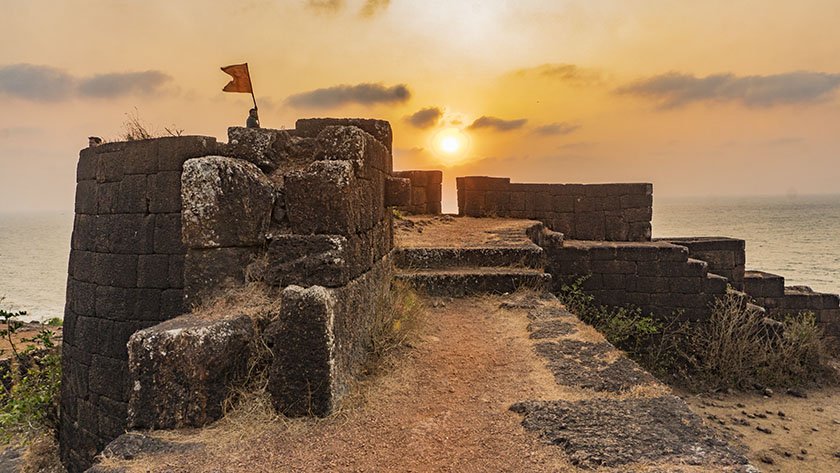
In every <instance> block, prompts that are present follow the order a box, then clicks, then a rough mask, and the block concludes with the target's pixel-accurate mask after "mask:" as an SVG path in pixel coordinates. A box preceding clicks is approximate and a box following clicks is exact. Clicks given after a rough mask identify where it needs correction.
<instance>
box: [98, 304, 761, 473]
mask: <svg viewBox="0 0 840 473" xmlns="http://www.w3.org/2000/svg"><path fill="white" fill-rule="evenodd" d="M428 302H429V303H428V304H427V309H426V311H425V315H424V317H425V318H424V321H423V323H422V326H421V327H420V328H419V329H418V330H417V332H418V334H417V337H416V338H417V340H416V341H414V342H413V343H412V346H411V347H410V348H409V349H407V350H406V351H405V352H404V353H403V354H401V355H400V356H399V357H398V359H396V360H395V363H394V364H393V366H395V367H396V368H393V369H392V370H390V372H386V373H384V374H381V375H379V376H377V377H375V379H374V380H372V381H370V382H367V383H362V384H360V385H358V386H357V387H356V388H355V390H354V392H355V393H356V394H355V395H353V396H351V397H350V400H349V401H348V402H347V406H345V407H344V408H343V409H342V410H341V411H340V412H339V413H338V414H336V415H333V416H331V417H330V418H328V419H323V420H303V419H298V420H281V421H277V420H272V421H269V420H268V419H265V418H263V419H262V421H261V422H256V421H257V420H259V418H251V419H249V418H247V417H246V418H244V419H242V418H239V419H238V418H237V416H236V415H233V416H231V417H229V418H226V419H223V420H222V421H220V422H218V423H216V424H215V425H213V426H210V427H208V428H204V429H195V430H191V431H177V432H155V433H152V434H151V435H150V436H148V437H145V438H144V437H143V436H142V435H136V436H135V435H134V434H132V435H130V436H123V437H122V438H121V442H122V443H123V444H124V445H129V446H130V444H131V443H133V442H137V443H138V444H142V445H141V447H140V448H135V449H134V453H132V454H131V455H130V457H132V458H133V460H132V461H128V462H126V461H122V460H117V459H115V458H114V457H113V456H111V457H110V458H108V459H106V460H105V461H104V462H103V463H102V466H106V467H125V468H126V469H125V470H118V469H100V470H97V471H100V472H115V471H137V472H141V471H142V472H146V471H152V472H158V471H159V472H163V471H166V472H170V473H175V472H187V471H190V472H211V471H212V472H229V471H230V472H233V471H257V472H261V471H266V472H268V471H271V472H276V471H284V472H285V471H296V472H297V471H301V472H334V471H339V472H380V471H381V472H569V471H598V472H608V471H609V472H612V473H617V472H622V473H625V472H666V471H667V472H669V473H675V472H681V473H689V472H706V471H738V472H754V471H755V469H753V468H752V467H750V466H749V465H747V464H746V458H744V457H743V456H742V455H740V453H738V452H737V450H735V449H732V448H731V446H730V445H728V444H727V443H726V442H725V441H723V440H721V437H720V436H719V435H718V434H715V432H714V430H713V429H710V428H709V427H707V426H705V425H704V424H703V422H702V421H701V419H700V418H699V417H697V416H696V415H695V414H693V413H692V412H691V411H690V410H689V409H688V406H687V405H686V404H685V403H684V402H683V401H682V400H680V399H679V398H677V397H676V396H673V395H672V394H671V391H670V389H668V388H667V387H666V386H664V385H662V384H661V383H659V382H657V381H656V380H655V379H653V378H652V377H651V376H650V375H649V374H647V373H645V372H644V371H643V370H641V369H640V368H639V367H638V366H637V365H636V364H635V363H633V362H632V361H630V360H629V359H627V358H626V357H625V356H624V355H623V354H622V353H621V352H619V351H617V350H615V348H613V347H612V346H611V345H609V344H607V343H606V342H605V341H604V339H603V337H602V336H601V335H600V334H599V333H598V332H596V331H595V330H594V329H592V328H591V327H589V326H587V325H585V324H583V323H582V322H580V320H578V319H577V318H576V317H574V316H573V315H572V314H571V313H569V312H568V311H566V310H565V308H563V307H562V305H560V304H559V302H557V301H556V299H554V298H553V296H550V295H548V294H543V295H540V294H535V293H529V292H527V291H523V292H518V293H516V294H514V295H512V296H509V297H490V296H484V297H473V298H465V299H455V300H448V301H446V303H445V304H442V303H441V300H434V301H433V300H429V301H428ZM351 406H352V407H351ZM119 442H120V441H118V443H119ZM130 449H131V448H129V449H126V448H124V447H123V448H120V449H117V450H122V451H126V450H130ZM138 452H139V453H138ZM145 452H154V453H153V454H146V453H145Z"/></svg>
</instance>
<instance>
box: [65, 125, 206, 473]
mask: <svg viewBox="0 0 840 473" xmlns="http://www.w3.org/2000/svg"><path fill="white" fill-rule="evenodd" d="M215 147H216V142H215V139H213V138H207V137H177V138H174V137H173V138H161V139H154V140H142V141H134V142H127V143H108V144H105V145H102V146H99V147H96V148H88V149H85V150H82V152H81V153H80V156H79V163H78V168H77V184H76V216H75V222H74V225H73V236H72V241H71V252H70V264H69V269H68V279H67V305H66V309H65V315H64V340H63V344H62V370H63V373H62V383H61V419H60V427H59V438H60V441H61V458H62V461H63V462H64V463H65V465H66V466H67V467H68V469H69V471H71V472H73V471H81V470H84V469H85V468H87V466H89V465H90V462H91V460H92V458H93V456H94V455H95V454H96V453H97V452H98V451H99V450H101V449H102V448H103V447H104V446H105V444H107V443H108V442H109V441H110V440H112V439H114V438H116V437H117V436H118V435H120V434H121V433H123V431H124V429H125V427H126V409H127V402H128V394H129V385H128V378H127V376H126V374H127V359H128V354H127V350H126V342H127V341H128V339H129V337H130V336H131V334H132V333H134V332H136V331H137V330H140V329H143V328H145V327H149V326H151V325H155V324H157V323H159V322H160V321H163V320H167V319H169V318H172V317H174V316H176V315H178V314H180V313H182V312H183V271H184V270H183V268H184V251H185V250H184V247H183V245H182V244H181V198H180V195H181V167H182V164H183V162H184V161H185V160H186V159H188V158H191V157H195V156H203V155H205V154H208V153H212V151H213V150H214V149H215Z"/></svg>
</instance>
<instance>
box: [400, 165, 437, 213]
mask: <svg viewBox="0 0 840 473" xmlns="http://www.w3.org/2000/svg"><path fill="white" fill-rule="evenodd" d="M394 176H396V177H402V178H406V179H408V180H409V181H410V182H411V204H410V205H405V206H402V207H398V210H399V211H401V212H405V213H407V214H414V215H440V209H441V207H440V201H441V188H442V182H443V171H397V172H395V173H394Z"/></svg>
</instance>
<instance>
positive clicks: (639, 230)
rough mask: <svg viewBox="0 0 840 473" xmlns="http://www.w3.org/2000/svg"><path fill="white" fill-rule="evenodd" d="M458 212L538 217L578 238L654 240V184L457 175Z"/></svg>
mask: <svg viewBox="0 0 840 473" xmlns="http://www.w3.org/2000/svg"><path fill="white" fill-rule="evenodd" d="M457 183H458V213H459V215H466V216H470V217H492V216H495V217H511V218H527V219H533V220H539V221H541V222H543V223H544V224H545V225H546V227H548V228H550V229H551V230H554V231H556V232H560V233H563V235H564V236H565V237H566V238H569V239H574V240H596V241H650V237H651V218H652V215H653V185H652V184H517V183H511V182H510V179H509V178H496V177H483V176H469V177H459V178H457Z"/></svg>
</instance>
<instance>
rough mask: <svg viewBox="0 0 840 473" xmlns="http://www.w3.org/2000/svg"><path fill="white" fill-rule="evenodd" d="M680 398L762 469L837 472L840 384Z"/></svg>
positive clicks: (770, 470) (839, 467)
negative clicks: (744, 449)
mask: <svg viewBox="0 0 840 473" xmlns="http://www.w3.org/2000/svg"><path fill="white" fill-rule="evenodd" d="M768 394H769V395H768ZM684 397H685V399H686V401H688V403H689V405H690V406H691V408H692V409H693V410H694V411H695V412H697V413H698V414H700V415H701V416H702V417H703V418H704V419H706V422H707V423H708V424H710V425H712V426H714V427H715V429H716V430H718V431H719V432H721V434H723V435H725V436H727V437H728V438H732V439H735V440H737V441H739V442H742V443H743V444H745V445H746V446H747V447H748V449H749V451H748V454H747V455H748V457H749V458H750V460H752V462H753V464H755V465H756V466H758V467H760V468H761V470H762V471H765V472H797V473H806V472H814V473H817V472H820V473H822V472H833V471H840V388H837V387H827V388H821V389H812V390H808V391H801V390H794V391H790V392H788V391H787V390H782V391H781V392H774V391H772V390H771V391H766V392H765V393H761V392H756V393H748V394H744V393H740V394H734V393H733V394H714V395H702V396H692V395H685V396H684Z"/></svg>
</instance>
